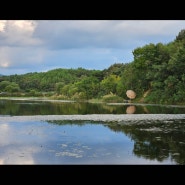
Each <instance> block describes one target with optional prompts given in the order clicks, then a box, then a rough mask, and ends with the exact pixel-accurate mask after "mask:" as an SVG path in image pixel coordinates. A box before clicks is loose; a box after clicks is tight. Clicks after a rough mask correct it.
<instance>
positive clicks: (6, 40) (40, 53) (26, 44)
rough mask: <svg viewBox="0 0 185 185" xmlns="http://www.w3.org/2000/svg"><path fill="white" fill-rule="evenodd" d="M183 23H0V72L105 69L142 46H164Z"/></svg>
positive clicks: (129, 58) (130, 57)
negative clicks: (158, 44) (161, 44)
mask: <svg viewBox="0 0 185 185" xmlns="http://www.w3.org/2000/svg"><path fill="white" fill-rule="evenodd" d="M182 29H185V20H0V74H1V75H13V74H25V73H29V72H46V71H49V70H52V69H56V68H67V69H71V68H72V69H77V68H85V69H96V70H103V69H107V68H108V67H110V66H111V65H113V64H115V63H129V62H132V61H133V59H134V58H133V54H132V52H133V51H134V50H135V49H136V48H138V47H143V46H145V45H147V44H150V43H153V44H157V43H159V42H160V43H163V44H168V43H169V42H172V41H174V40H175V38H176V36H177V35H178V33H179V32H180V31H181V30H182Z"/></svg>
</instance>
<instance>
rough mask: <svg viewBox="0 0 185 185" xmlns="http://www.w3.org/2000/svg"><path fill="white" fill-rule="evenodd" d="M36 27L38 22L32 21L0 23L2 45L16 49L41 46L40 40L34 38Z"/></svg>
mask: <svg viewBox="0 0 185 185" xmlns="http://www.w3.org/2000/svg"><path fill="white" fill-rule="evenodd" d="M36 27H37V22H36V21H31V20H8V21H0V40H1V43H0V45H1V46H14V47H15V46H24V45H28V46H31V45H34V46H35V45H38V44H41V40H40V39H38V38H34V37H33V34H34V31H35V29H36Z"/></svg>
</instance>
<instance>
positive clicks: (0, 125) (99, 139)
mask: <svg viewBox="0 0 185 185" xmlns="http://www.w3.org/2000/svg"><path fill="white" fill-rule="evenodd" d="M131 106H132V107H131ZM128 107H129V108H130V109H131V110H128ZM133 110H134V112H133ZM136 113H137V114H141V115H142V114H185V108H184V107H178V106H161V105H160V106H159V105H158V106H157V105H147V106H143V105H123V104H118V105H114V104H87V103H81V104H80V103H75V102H71V103H69V102H47V101H31V100H29V101H23V100H21V101H19V100H0V117H9V116H16V115H19V116H23V115H24V116H25V115H28V116H29V115H62V114H66V115H72V114H136ZM131 116H132V115H131ZM0 164H185V120H184V119H179V120H161V121H157V120H156V121H151V120H145V121H134V122H133V121H125V122H121V123H117V122H95V121H79V120H76V121H64V120H52V121H34V120H29V117H28V119H27V120H26V121H25V120H24V121H21V120H16V119H15V120H13V121H9V120H8V119H7V120H6V119H5V120H4V119H0Z"/></svg>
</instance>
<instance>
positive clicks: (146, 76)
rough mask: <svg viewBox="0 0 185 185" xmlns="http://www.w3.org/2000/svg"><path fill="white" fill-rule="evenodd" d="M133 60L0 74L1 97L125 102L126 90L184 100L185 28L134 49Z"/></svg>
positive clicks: (148, 98)
mask: <svg viewBox="0 0 185 185" xmlns="http://www.w3.org/2000/svg"><path fill="white" fill-rule="evenodd" d="M133 56H134V60H133V61H132V62H129V63H115V64H113V65H111V66H110V67H109V68H108V69H104V70H87V69H83V68H78V69H62V68H59V69H54V70H50V71H48V72H33V73H27V74H23V75H17V74H15V75H9V76H1V77H0V92H1V93H0V96H12V95H14V96H49V97H51V96H53V97H55V98H60V99H74V100H89V99H102V100H104V101H112V102H114V101H115V102H122V101H124V100H125V99H128V98H127V97H126V91H127V90H128V89H132V90H134V91H135V92H136V94H137V96H136V99H135V100H133V101H140V102H145V103H163V104H169V103H170V104H171V103H172V104H183V103H185V30H181V31H180V32H179V34H178V35H177V36H176V38H175V39H174V41H172V42H170V43H167V44H163V43H157V44H152V43H150V44H147V45H145V46H143V47H138V48H136V49H134V50H133Z"/></svg>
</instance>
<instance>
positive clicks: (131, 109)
mask: <svg viewBox="0 0 185 185" xmlns="http://www.w3.org/2000/svg"><path fill="white" fill-rule="evenodd" d="M135 112H136V106H135V105H130V106H128V107H127V109H126V113H127V114H134V113H135Z"/></svg>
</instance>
